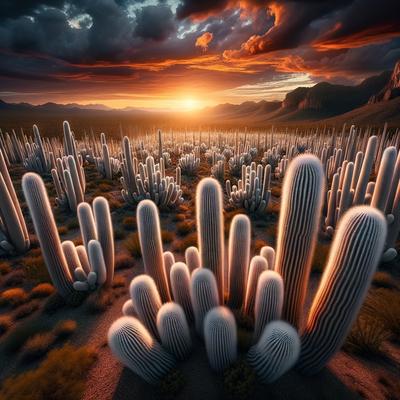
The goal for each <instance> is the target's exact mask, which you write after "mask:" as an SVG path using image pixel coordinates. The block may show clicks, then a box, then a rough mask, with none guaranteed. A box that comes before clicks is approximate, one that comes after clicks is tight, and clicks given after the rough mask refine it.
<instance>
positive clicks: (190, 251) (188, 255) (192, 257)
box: [185, 246, 201, 273]
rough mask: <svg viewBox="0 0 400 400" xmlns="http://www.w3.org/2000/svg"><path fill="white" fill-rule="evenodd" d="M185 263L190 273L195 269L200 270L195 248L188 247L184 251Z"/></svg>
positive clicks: (198, 255)
mask: <svg viewBox="0 0 400 400" xmlns="http://www.w3.org/2000/svg"><path fill="white" fill-rule="evenodd" d="M185 261H186V265H187V266H188V268H189V271H190V272H191V273H192V272H193V271H194V270H195V269H196V268H200V266H201V264H200V254H199V251H198V250H197V247H194V246H190V247H188V248H187V249H186V250H185Z"/></svg>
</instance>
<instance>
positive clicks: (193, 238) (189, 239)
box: [173, 232, 197, 253]
mask: <svg viewBox="0 0 400 400" xmlns="http://www.w3.org/2000/svg"><path fill="white" fill-rule="evenodd" d="M190 246H197V233H196V232H192V233H189V235H187V236H186V237H185V238H183V239H181V240H175V241H174V243H173V250H178V251H180V252H182V253H183V252H184V251H185V250H186V249H187V248H188V247H190Z"/></svg>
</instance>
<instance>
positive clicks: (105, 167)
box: [94, 133, 121, 179]
mask: <svg viewBox="0 0 400 400" xmlns="http://www.w3.org/2000/svg"><path fill="white" fill-rule="evenodd" d="M102 135H104V133H102ZM102 142H103V141H102ZM94 162H95V165H96V169H97V171H98V172H99V173H100V174H101V175H102V176H103V178H106V179H113V177H114V176H115V175H116V174H118V172H119V170H120V167H121V163H120V161H119V160H118V158H115V157H111V156H110V150H109V148H108V145H107V143H106V142H105V136H104V142H103V143H102V145H101V154H100V156H99V157H95V158H94Z"/></svg>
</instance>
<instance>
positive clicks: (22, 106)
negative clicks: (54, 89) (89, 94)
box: [0, 99, 112, 111]
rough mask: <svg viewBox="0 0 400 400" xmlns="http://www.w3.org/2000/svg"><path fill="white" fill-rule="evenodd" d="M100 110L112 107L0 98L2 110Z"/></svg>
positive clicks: (107, 109) (0, 108)
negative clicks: (4, 99) (9, 100)
mask: <svg viewBox="0 0 400 400" xmlns="http://www.w3.org/2000/svg"><path fill="white" fill-rule="evenodd" d="M75 109H76V110H100V111H109V110H112V108H110V107H107V106H105V105H103V104H77V103H68V104H57V103H51V102H48V103H44V104H39V105H33V104H29V103H6V102H5V101H3V100H1V99H0V110H16V111H18V110H21V111H22V110H38V111H64V110H75Z"/></svg>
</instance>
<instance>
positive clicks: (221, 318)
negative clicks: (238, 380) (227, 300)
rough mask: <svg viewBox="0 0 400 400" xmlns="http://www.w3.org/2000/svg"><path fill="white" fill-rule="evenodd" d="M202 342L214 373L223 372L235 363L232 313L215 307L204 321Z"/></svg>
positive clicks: (234, 330) (235, 351)
mask: <svg viewBox="0 0 400 400" xmlns="http://www.w3.org/2000/svg"><path fill="white" fill-rule="evenodd" d="M204 342H205V345H206V351H207V356H208V361H209V363H210V365H211V368H212V369H214V370H215V371H218V372H220V371H223V370H224V369H226V368H227V367H229V366H230V365H231V364H232V363H234V362H235V361H236V358H237V331H236V321H235V318H234V316H233V314H232V312H231V311H230V310H229V309H228V308H226V307H215V308H213V309H212V310H211V311H209V312H208V313H207V315H206V317H205V319H204Z"/></svg>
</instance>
